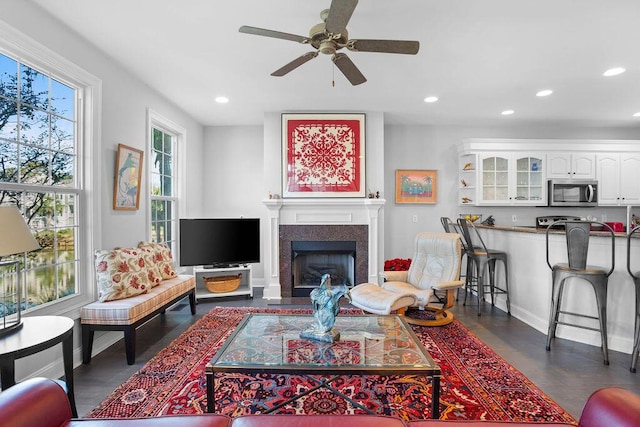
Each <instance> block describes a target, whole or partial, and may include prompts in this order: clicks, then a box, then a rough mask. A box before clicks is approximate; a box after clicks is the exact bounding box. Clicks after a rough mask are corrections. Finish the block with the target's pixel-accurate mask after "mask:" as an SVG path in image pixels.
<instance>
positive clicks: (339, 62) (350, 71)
mask: <svg viewBox="0 0 640 427" xmlns="http://www.w3.org/2000/svg"><path fill="white" fill-rule="evenodd" d="M331 60H332V61H333V63H334V64H336V66H337V67H338V68H339V69H340V71H342V74H344V76H345V77H346V78H347V80H349V81H350V82H351V84H352V85H354V86H356V85H359V84H362V83H364V82H366V81H367V78H366V77H365V76H364V75H363V74H362V73H361V72H360V70H358V67H356V64H354V63H353V62H351V59H349V57H348V56H347V55H345V54H344V53H336V54H335V55H333V58H331Z"/></svg>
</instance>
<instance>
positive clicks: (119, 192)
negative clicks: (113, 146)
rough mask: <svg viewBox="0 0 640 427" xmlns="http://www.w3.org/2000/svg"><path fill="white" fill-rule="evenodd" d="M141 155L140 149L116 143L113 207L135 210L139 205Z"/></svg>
mask: <svg viewBox="0 0 640 427" xmlns="http://www.w3.org/2000/svg"><path fill="white" fill-rule="evenodd" d="M143 156H144V153H143V151H142V150H136V149H135V148H133V147H128V146H126V145H123V144H118V152H117V153H116V177H115V183H114V188H113V209H116V210H137V209H138V208H139V207H140V183H141V182H142V159H143Z"/></svg>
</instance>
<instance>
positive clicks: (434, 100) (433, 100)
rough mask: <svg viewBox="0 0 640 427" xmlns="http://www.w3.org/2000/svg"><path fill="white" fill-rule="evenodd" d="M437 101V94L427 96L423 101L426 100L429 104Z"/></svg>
mask: <svg viewBox="0 0 640 427" xmlns="http://www.w3.org/2000/svg"><path fill="white" fill-rule="evenodd" d="M437 101H438V97H437V96H427V97H426V98H425V99H424V102H426V103H427V104H431V103H432V102H437Z"/></svg>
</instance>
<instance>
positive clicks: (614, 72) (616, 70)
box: [602, 67, 627, 77]
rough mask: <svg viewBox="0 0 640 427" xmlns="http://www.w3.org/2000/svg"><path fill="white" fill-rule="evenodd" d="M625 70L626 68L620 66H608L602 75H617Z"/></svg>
mask: <svg viewBox="0 0 640 427" xmlns="http://www.w3.org/2000/svg"><path fill="white" fill-rule="evenodd" d="M625 71H627V70H626V69H625V68H622V67H615V68H609V69H608V70H607V71H605V72H604V73H602V75H603V76H605V77H611V76H617V75H620V74H622V73H624V72H625Z"/></svg>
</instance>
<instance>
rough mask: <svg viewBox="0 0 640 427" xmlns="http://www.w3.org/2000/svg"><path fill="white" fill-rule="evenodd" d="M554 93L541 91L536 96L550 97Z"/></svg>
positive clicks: (547, 90) (545, 90) (548, 90)
mask: <svg viewBox="0 0 640 427" xmlns="http://www.w3.org/2000/svg"><path fill="white" fill-rule="evenodd" d="M552 93H553V91H552V90H551V89H543V90H541V91H539V92H538V93H536V96H549V95H551V94H552Z"/></svg>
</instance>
